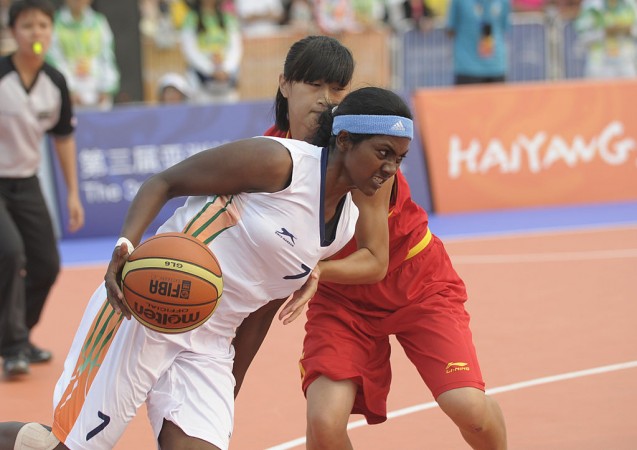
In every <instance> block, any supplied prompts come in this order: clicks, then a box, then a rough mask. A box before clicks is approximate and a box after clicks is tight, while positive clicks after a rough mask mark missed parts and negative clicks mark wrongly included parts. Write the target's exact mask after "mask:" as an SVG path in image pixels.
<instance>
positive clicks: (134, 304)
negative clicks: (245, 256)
mask: <svg viewBox="0 0 637 450" xmlns="http://www.w3.org/2000/svg"><path fill="white" fill-rule="evenodd" d="M122 291H123V293H124V301H125V302H126V304H127V305H128V307H129V309H130V310H131V313H132V315H133V317H135V319H137V320H138V321H139V322H140V323H142V324H143V325H144V326H146V327H148V328H150V329H152V330H155V331H160V332H162V333H183V332H185V331H190V330H192V329H194V328H197V327H198V326H200V325H202V324H203V323H205V322H206V321H207V320H208V319H209V318H210V317H211V316H212V314H213V313H214V311H215V309H216V307H217V304H218V302H219V300H220V297H221V293H222V291H223V279H222V274H221V267H220V266H219V262H218V261H217V258H216V257H215V255H214V254H213V253H212V251H211V250H210V248H208V246H207V245H206V244H204V243H203V242H201V241H199V240H198V239H196V238H195V237H193V236H189V235H186V234H182V233H162V234H158V235H155V236H153V237H151V238H149V239H148V240H146V241H144V242H142V244H140V245H139V246H138V247H137V248H136V249H135V250H134V251H133V252H132V253H131V254H130V255H129V257H128V261H127V262H126V264H125V265H124V268H123V270H122Z"/></svg>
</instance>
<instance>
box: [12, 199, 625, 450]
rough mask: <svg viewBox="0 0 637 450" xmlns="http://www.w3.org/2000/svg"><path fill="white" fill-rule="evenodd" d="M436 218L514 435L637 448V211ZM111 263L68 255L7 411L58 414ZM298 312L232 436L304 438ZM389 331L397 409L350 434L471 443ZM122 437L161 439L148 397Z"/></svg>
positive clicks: (260, 448)
mask: <svg viewBox="0 0 637 450" xmlns="http://www.w3.org/2000/svg"><path fill="white" fill-rule="evenodd" d="M632 207H633V208H635V207H636V206H632ZM432 231H433V233H434V234H439V235H441V236H442V237H443V240H444V242H445V244H446V247H447V249H448V251H449V253H450V255H451V258H452V261H453V262H454V265H455V267H456V269H457V270H458V272H459V273H460V275H461V276H462V277H463V279H464V280H465V282H466V284H467V288H468V291H469V301H468V303H467V309H468V310H469V312H470V314H471V317H472V330H473V334H474V341H475V344H476V347H477V350H478V356H479V358H480V362H481V368H482V372H483V375H484V377H485V381H486V383H487V390H488V392H489V393H490V394H492V395H493V396H494V398H495V399H496V400H497V401H498V402H499V404H500V406H501V407H502V409H503V412H504V415H505V419H506V422H507V428H508V439H509V448H510V449H512V450H553V449H555V450H558V449H559V450H575V449H577V450H634V449H637V412H636V405H637V325H636V324H635V320H636V319H635V318H637V289H636V287H635V286H636V283H637V221H633V222H630V223H614V224H604V225H599V224H597V225H590V226H589V225H583V226H579V227H571V228H568V227H559V228H556V229H552V230H551V229H543V230H537V229H536V230H533V229H529V230H526V231H511V232H506V231H501V232H498V233H491V234H482V235H473V236H471V235H467V236H456V237H446V236H445V235H444V233H443V230H438V229H436V228H434V227H433V226H432ZM113 242H114V240H113ZM85 251H86V252H87V253H89V251H88V250H85ZM104 256H105V258H108V257H110V253H109V252H106V253H105V255H104ZM105 268H106V264H105V263H90V264H88V265H81V264H65V265H64V267H63V270H62V272H61V274H60V277H59V278H58V281H57V282H56V285H55V286H54V290H53V292H52V295H51V297H50V299H49V302H48V303H47V306H46V309H45V311H44V314H43V319H42V321H41V323H40V324H39V325H38V327H37V329H36V330H35V332H34V342H35V343H37V344H38V345H41V346H43V347H45V348H48V349H51V350H52V351H53V352H54V359H53V361H52V362H51V363H50V364H48V365H40V366H32V370H31V374H30V375H29V376H27V377H25V378H24V379H22V380H20V381H15V382H7V381H4V380H2V381H0V421H10V420H19V421H40V422H42V423H45V424H50V422H51V418H52V405H51V403H52V390H53V386H54V384H55V382H56V380H57V377H58V376H59V374H60V373H61V372H62V366H63V362H64V357H65V355H66V352H67V350H68V348H69V346H70V343H71V340H72V338H73V334H74V332H75V328H76V326H77V324H78V323H79V321H80V317H81V315H82V313H83V310H84V305H85V302H86V301H87V300H88V298H89V297H90V295H91V293H92V292H93V290H94V289H95V287H96V286H97V285H98V284H99V283H100V282H101V281H102V279H103V276H104V271H105ZM222 301H223V300H222ZM303 318H304V316H302V317H301V318H299V319H298V320H297V321H296V322H294V323H292V324H290V325H287V326H283V325H282V324H280V323H279V322H276V323H274V324H273V326H272V329H271V331H270V334H269V335H268V337H267V339H266V341H265V343H264V344H263V346H262V348H261V350H260V352H259V354H258V355H257V357H256V359H255V361H254V363H253V365H252V367H251V368H250V371H249V372H248V375H247V378H246V381H245V383H244V385H243V389H242V391H241V393H240V394H239V397H238V399H237V402H236V420H235V429H234V433H233V436H232V440H231V445H230V448H231V449H232V450H264V449H268V450H275V449H276V450H283V449H302V448H304V447H305V444H304V434H305V401H304V397H303V395H302V393H301V390H300V376H299V370H298V364H297V363H298V358H299V355H300V351H301V343H302V338H303V333H304V330H303V322H304V319H303ZM393 344H394V345H393V349H394V352H393V355H392V366H393V382H392V389H391V392H390V396H389V399H388V411H390V416H389V420H388V421H387V422H385V423H383V424H379V425H374V426H367V425H366V424H365V423H364V421H363V420H361V419H362V417H361V416H353V417H352V418H351V423H350V436H351V439H352V441H353V444H354V447H355V448H356V449H359V450H416V449H436V450H455V449H459V450H460V449H466V448H468V446H467V445H466V444H465V443H464V441H463V440H462V438H461V437H460V434H459V432H458V430H457V429H456V427H455V426H454V425H453V424H452V422H451V421H450V420H449V419H448V418H447V417H446V416H445V415H444V414H443V413H442V412H441V411H440V410H439V409H438V408H437V407H436V405H435V402H433V398H432V397H431V394H430V393H429V391H428V389H427V388H426V386H425V385H424V383H423V382H422V381H421V380H420V378H419V376H418V374H417V372H416V371H415V369H414V368H413V366H412V365H411V363H410V362H409V361H408V360H407V358H406V357H405V355H404V353H403V351H402V349H401V348H400V346H399V345H397V342H396V341H395V340H394V341H393ZM116 448H117V449H152V448H156V446H155V443H154V438H153V436H152V433H151V429H150V426H149V424H148V420H147V417H146V412H145V410H144V408H143V407H142V409H141V410H140V411H139V413H138V416H137V417H136V418H135V419H134V420H133V421H132V422H131V424H130V426H129V427H128V429H127V430H126V432H125V434H124V436H123V437H122V439H121V440H120V442H119V444H118V445H117V446H116Z"/></svg>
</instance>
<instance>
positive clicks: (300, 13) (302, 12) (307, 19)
mask: <svg viewBox="0 0 637 450" xmlns="http://www.w3.org/2000/svg"><path fill="white" fill-rule="evenodd" d="M281 25H284V26H288V27H290V28H291V29H292V30H293V31H299V32H303V33H307V34H308V35H309V34H313V33H315V32H316V21H315V20H314V12H313V11H312V3H311V1H310V0H286V1H284V2H283V18H282V19H281Z"/></svg>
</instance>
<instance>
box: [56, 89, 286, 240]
mask: <svg viewBox="0 0 637 450" xmlns="http://www.w3.org/2000/svg"><path fill="white" fill-rule="evenodd" d="M77 119H78V124H77V130H76V133H75V136H76V141H77V151H78V155H77V156H78V177H79V186H80V195H81V199H82V203H83V205H84V208H85V212H86V223H85V225H84V228H82V229H81V230H79V231H78V232H77V233H73V234H71V233H69V232H68V230H67V224H68V210H67V208H66V186H65V183H64V181H63V180H64V178H63V176H62V173H61V171H60V168H59V165H58V164H57V159H56V158H52V159H53V160H54V161H55V185H56V191H57V192H56V194H57V200H58V205H60V207H59V216H60V221H61V230H62V237H63V238H82V237H97V236H117V235H118V234H119V231H120V229H121V226H122V223H123V221H124V217H125V215H126V211H127V209H128V206H129V205H130V202H131V201H132V199H133V197H134V196H135V194H136V193H137V190H138V189H139V187H140V186H141V184H142V182H143V181H144V180H145V179H147V178H148V177H149V176H150V175H152V174H154V173H157V172H160V171H162V170H164V169H166V168H168V167H170V166H172V165H174V164H176V163H177V162H179V161H182V160H183V159H186V158H187V157H188V156H191V155H193V154H195V153H197V152H199V151H201V150H205V149H207V148H210V147H215V146H217V145H220V144H222V143H224V142H228V141H234V140H237V139H243V138H247V137H251V136H258V135H261V134H263V132H264V131H265V130H266V129H267V128H268V127H269V126H270V125H271V124H272V123H273V121H274V113H273V102H272V101H264V102H253V103H236V104H212V105H174V106H157V107H148V106H134V107H116V108H114V109H113V110H111V111H91V112H88V111H78V112H77ZM184 200H185V199H184V198H177V199H173V200H171V201H170V202H169V203H168V204H167V205H166V206H165V207H164V208H163V209H162V211H161V213H160V214H159V215H158V217H157V218H156V220H155V221H154V222H153V224H152V225H151V227H149V230H148V232H151V233H152V232H154V231H155V230H156V229H157V227H158V226H159V225H161V224H162V223H163V222H164V221H165V220H166V219H167V218H168V217H170V214H171V213H172V211H174V209H175V208H176V207H177V206H179V205H181V204H183V202H184Z"/></svg>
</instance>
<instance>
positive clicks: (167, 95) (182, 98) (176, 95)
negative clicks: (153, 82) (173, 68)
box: [157, 72, 190, 104]
mask: <svg viewBox="0 0 637 450" xmlns="http://www.w3.org/2000/svg"><path fill="white" fill-rule="evenodd" d="M189 99H190V86H188V82H187V81H186V78H184V77H183V76H182V75H180V74H178V73H175V72H170V73H167V74H164V75H163V76H162V77H161V78H160V79H159V82H158V83H157V100H158V101H159V103H163V104H169V103H185V102H187V101H188V100H189Z"/></svg>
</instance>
